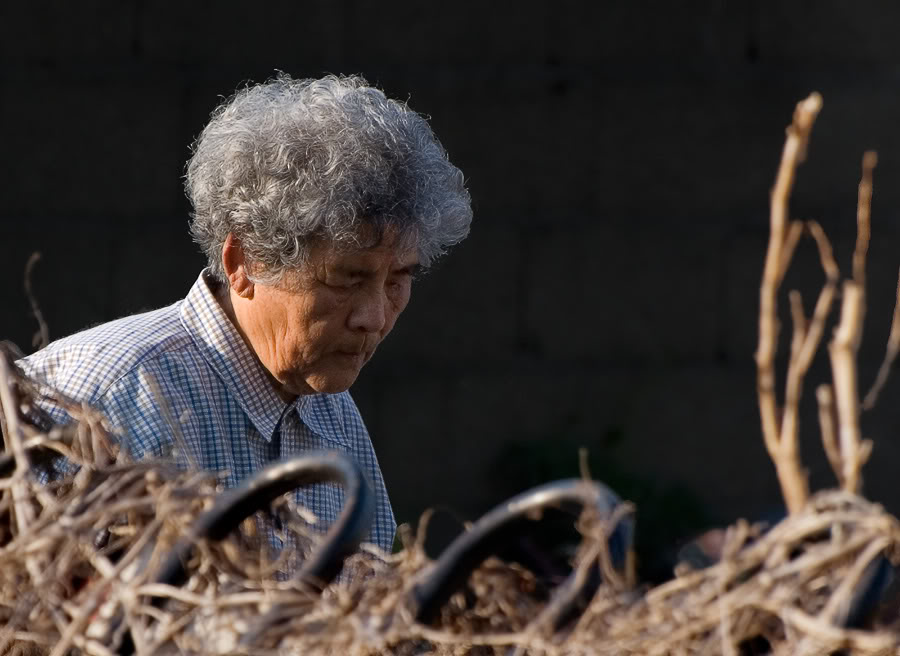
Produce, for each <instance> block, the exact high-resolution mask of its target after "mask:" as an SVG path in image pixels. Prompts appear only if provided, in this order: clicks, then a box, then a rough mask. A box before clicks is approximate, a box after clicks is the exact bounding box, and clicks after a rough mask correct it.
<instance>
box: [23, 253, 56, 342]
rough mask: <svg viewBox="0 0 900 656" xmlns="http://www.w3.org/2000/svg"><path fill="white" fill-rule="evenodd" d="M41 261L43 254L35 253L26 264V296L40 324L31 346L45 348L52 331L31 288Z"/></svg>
mask: <svg viewBox="0 0 900 656" xmlns="http://www.w3.org/2000/svg"><path fill="white" fill-rule="evenodd" d="M40 259H41V254H40V253H39V252H37V251H35V252H34V253H32V254H31V257H29V258H28V262H27V263H26V264H25V296H27V297H28V302H29V303H30V304H31V313H32V314H33V315H34V318H35V319H36V320H37V322H38V331H37V332H36V333H35V334H34V337H32V338H31V346H33V347H34V346H36V347H38V348H44V347H45V346H47V344H49V343H50V330H49V328H47V322H46V321H45V320H44V313H43V312H41V306H40V305H38V302H37V297H36V296H35V294H34V290H32V288H31V274H32V272H33V271H34V266H35V265H36V264H37V263H38V261H39V260H40Z"/></svg>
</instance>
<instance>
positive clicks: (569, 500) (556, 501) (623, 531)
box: [407, 479, 634, 629]
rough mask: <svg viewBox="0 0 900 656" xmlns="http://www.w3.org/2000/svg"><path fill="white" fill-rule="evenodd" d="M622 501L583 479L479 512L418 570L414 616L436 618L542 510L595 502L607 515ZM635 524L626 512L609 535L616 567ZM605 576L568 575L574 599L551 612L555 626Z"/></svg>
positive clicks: (546, 487)
mask: <svg viewBox="0 0 900 656" xmlns="http://www.w3.org/2000/svg"><path fill="white" fill-rule="evenodd" d="M619 504H620V500H619V497H618V496H616V494H615V493H614V492H613V491H612V490H610V489H609V488H607V487H606V486H605V485H602V484H601V483H597V482H593V481H584V480H579V479H569V480H563V481H557V482H554V483H548V484H546V485H542V486H540V487H536V488H534V489H532V490H529V491H527V492H524V493H522V494H520V495H518V496H516V497H513V498H512V499H510V500H508V501H507V502H505V503H504V504H502V505H500V506H498V507H496V508H494V509H493V510H491V511H490V512H489V513H488V514H486V515H484V516H483V517H481V519H479V520H478V521H477V522H475V524H474V525H473V526H472V528H471V529H470V530H468V531H466V532H465V533H463V534H462V535H460V536H459V537H458V538H456V540H455V541H454V542H452V543H451V544H450V546H449V547H447V548H446V549H445V550H444V552H443V553H442V554H441V556H440V557H439V558H438V560H437V561H435V562H434V563H433V564H432V565H431V566H429V567H428V568H426V569H425V570H423V571H422V572H421V573H420V574H419V575H418V576H417V581H416V583H415V584H414V585H413V587H412V589H411V590H410V592H409V595H408V598H407V603H408V605H409V607H410V609H411V610H412V612H413V614H414V616H415V618H416V621H418V622H422V623H425V624H428V623H430V622H432V621H433V620H434V619H435V618H436V617H437V614H438V612H439V611H440V609H441V607H442V606H443V605H444V604H445V603H446V602H447V600H448V599H450V597H451V596H452V595H453V593H454V592H456V591H457V590H458V589H460V588H461V587H462V586H463V585H464V584H465V582H466V580H467V579H468V577H469V575H470V574H471V572H472V571H473V570H474V569H475V568H476V567H478V566H479V565H480V564H481V563H482V562H484V560H485V559H487V558H488V557H489V556H491V555H494V554H496V553H497V552H498V551H500V550H501V549H502V548H503V547H504V546H505V545H506V544H508V542H509V540H510V538H512V537H514V536H516V535H517V534H522V533H524V532H527V531H528V530H529V529H532V528H533V527H534V524H535V523H536V520H540V519H542V511H543V510H545V509H549V508H558V509H561V510H565V511H567V512H571V513H572V514H574V515H577V513H578V512H580V511H581V510H583V509H585V508H593V509H594V510H596V511H597V512H599V513H600V514H601V515H602V516H606V517H608V516H610V515H611V513H612V511H613V510H614V509H615V508H616V506H618V505H619ZM633 530H634V527H633V522H632V520H631V518H630V517H625V518H623V519H622V520H621V521H620V522H619V523H618V524H617V525H616V527H615V530H614V531H613V532H612V534H611V535H610V537H609V552H610V556H611V557H612V564H613V566H614V567H615V568H616V569H618V570H622V569H624V567H625V562H626V555H627V553H628V551H629V550H630V548H631V543H632V536H633ZM601 581H602V578H601V577H600V576H599V572H593V575H591V576H588V577H586V581H585V582H584V583H583V584H576V580H575V573H574V572H573V573H572V574H570V575H569V578H568V579H567V580H566V581H565V582H564V583H563V584H562V586H560V588H561V589H565V590H566V595H567V597H568V599H569V600H570V601H569V603H565V604H562V605H561V607H560V608H559V609H558V611H557V613H556V616H555V618H552V621H553V624H554V629H556V628H558V627H559V626H560V625H561V624H563V623H565V621H566V620H568V619H570V618H571V616H572V613H573V612H577V609H576V608H575V606H576V605H577V604H578V603H579V601H584V602H585V603H586V601H589V600H590V598H591V597H593V594H594V593H595V592H596V590H597V588H598V587H599V585H600V583H601ZM585 598H586V601H585Z"/></svg>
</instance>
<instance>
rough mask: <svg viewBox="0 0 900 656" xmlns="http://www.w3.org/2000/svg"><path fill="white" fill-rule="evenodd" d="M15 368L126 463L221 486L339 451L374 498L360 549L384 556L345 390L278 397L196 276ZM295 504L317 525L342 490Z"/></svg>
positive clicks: (383, 517)
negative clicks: (176, 431) (176, 295)
mask: <svg viewBox="0 0 900 656" xmlns="http://www.w3.org/2000/svg"><path fill="white" fill-rule="evenodd" d="M19 364H20V365H21V366H22V368H23V370H24V371H25V372H26V373H27V374H29V375H30V376H32V377H34V378H35V379H37V380H38V381H41V382H45V383H47V384H48V385H50V386H51V387H53V388H54V389H57V390H59V391H60V392H62V393H63V394H64V395H66V396H68V397H70V398H72V399H74V400H76V401H83V402H86V403H88V405H90V406H92V407H95V408H97V409H98V410H100V411H102V412H103V413H104V414H105V415H106V416H107V417H108V418H109V420H110V423H111V425H112V426H113V428H114V429H115V430H116V432H117V433H118V434H119V437H120V439H121V441H122V443H123V444H124V445H125V446H126V447H127V449H128V451H129V452H130V453H131V454H132V456H134V457H135V458H148V457H155V458H171V459H174V460H175V461H176V462H177V463H178V464H179V466H182V467H185V468H186V467H189V466H192V465H193V464H196V465H198V466H200V467H201V468H203V469H206V470H210V471H214V472H218V473H220V475H221V477H222V480H223V482H224V484H225V485H226V487H232V486H235V485H237V484H238V483H240V482H241V481H242V480H243V479H245V478H247V477H248V476H250V475H251V474H253V473H255V472H257V471H258V470H259V469H261V468H262V467H264V466H266V465H267V464H269V463H271V462H273V461H277V460H280V459H283V458H287V457H290V456H291V455H294V454H298V453H302V452H305V451H320V450H338V451H342V452H344V453H346V454H348V455H349V456H350V457H352V458H353V459H354V460H355V461H356V462H357V463H359V464H360V465H361V467H362V469H363V470H364V471H365V473H366V474H367V476H368V478H369V481H370V483H371V484H372V487H373V489H374V491H375V500H376V501H375V521H374V523H373V526H372V530H371V532H370V534H369V537H368V541H369V542H373V543H375V544H376V545H378V546H379V547H381V548H382V549H384V550H386V551H390V549H391V546H392V544H393V540H394V531H395V529H396V524H395V522H394V514H393V512H392V511H391V504H390V501H389V499H388V495H387V491H386V490H385V486H384V479H383V478H382V476H381V470H380V469H379V467H378V461H377V459H376V457H375V451H374V449H373V448H372V442H371V441H370V439H369V434H368V432H367V431H366V427H365V425H364V424H363V421H362V417H360V414H359V410H357V408H356V404H355V403H354V402H353V399H352V398H351V397H350V394H349V392H343V393H341V394H315V395H309V396H301V397H299V398H298V399H297V400H296V401H294V402H293V403H291V404H286V403H285V402H284V401H283V400H281V398H280V397H279V396H278V395H277V393H276V392H275V389H274V388H273V387H272V384H271V383H270V382H269V381H268V379H267V378H266V375H265V373H264V370H263V368H262V365H261V364H260V363H259V361H258V360H257V359H256V358H255V357H254V356H253V354H252V353H251V351H250V350H249V348H248V347H247V345H246V344H245V343H244V341H243V340H242V339H241V337H240V335H239V334H238V332H237V330H236V329H235V328H234V326H233V325H232V324H231V322H230V321H229V319H228V317H227V316H226V315H225V313H224V311H223V310H222V308H221V307H220V306H219V304H218V303H217V302H216V300H215V297H214V296H213V293H212V291H211V290H210V288H209V286H208V284H207V280H206V272H205V271H204V272H203V273H201V274H200V277H199V278H198V279H197V281H196V282H195V283H194V285H193V287H192V288H191V291H190V293H188V295H187V297H186V298H185V299H184V300H183V301H179V302H177V303H175V304H173V305H170V306H168V307H164V308H162V309H159V310H154V311H152V312H146V313H144V314H137V315H134V316H130V317H125V318H122V319H118V320H116V321H112V322H110V323H106V324H103V325H100V326H96V327H94V328H91V329H89V330H86V331H83V332H80V333H77V334H75V335H72V336H70V337H66V338H64V339H60V340H58V341H56V342H54V343H52V344H50V345H49V346H47V347H46V348H44V349H42V350H40V351H38V352H36V353H34V354H33V355H30V356H28V357H27V358H25V359H23V360H21V361H20V362H19ZM154 381H155V383H154ZM155 385H157V386H158V390H159V391H160V392H161V395H160V394H158V393H154V386H155ZM160 396H161V397H162V399H164V400H165V402H166V403H167V404H168V406H169V412H170V413H171V414H170V416H171V417H174V418H176V419H177V421H178V422H179V423H180V428H181V433H182V435H183V438H184V443H185V445H186V448H184V447H182V446H180V445H179V444H178V443H176V438H175V436H173V435H172V430H171V429H170V428H169V424H168V422H167V421H166V416H165V413H164V411H163V409H162V408H161V407H160V405H159V399H160ZM46 410H47V411H48V412H49V413H50V415H51V416H52V417H53V419H54V420H55V421H56V422H58V423H65V422H67V421H71V418H70V417H69V416H68V415H67V414H66V413H65V411H63V410H62V409H61V408H59V407H57V406H50V405H48V406H47V407H46ZM185 451H187V453H185ZM296 501H297V503H298V504H300V505H302V506H305V507H306V508H308V509H309V510H310V511H312V512H313V513H314V514H315V515H316V517H317V518H318V523H317V526H321V527H322V528H326V527H327V526H328V525H330V524H331V523H332V522H333V521H334V520H335V519H336V518H337V516H338V514H339V513H340V510H341V507H342V505H343V501H344V499H343V491H342V489H341V487H340V486H339V485H337V484H332V483H322V484H317V485H313V486H310V487H307V488H304V489H302V490H298V491H297V492H296Z"/></svg>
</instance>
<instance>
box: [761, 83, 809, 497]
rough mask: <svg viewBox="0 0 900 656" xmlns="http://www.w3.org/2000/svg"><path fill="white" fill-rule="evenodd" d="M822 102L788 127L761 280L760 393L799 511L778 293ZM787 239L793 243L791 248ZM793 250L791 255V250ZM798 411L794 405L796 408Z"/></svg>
mask: <svg viewBox="0 0 900 656" xmlns="http://www.w3.org/2000/svg"><path fill="white" fill-rule="evenodd" d="M821 107H822V97H821V96H819V94H815V93H814V94H812V95H810V96H809V98H807V99H806V100H804V101H802V102H800V103H798V104H797V108H796V110H795V111H794V119H793V122H792V123H791V125H790V127H788V130H787V140H786V141H785V144H784V151H783V152H782V156H781V164H780V166H779V169H778V175H777V176H776V178H775V186H774V188H773V189H772V197H771V211H770V226H769V230H770V232H769V246H768V249H767V251H766V261H765V267H764V269H763V280H762V285H761V286H760V296H759V298H760V303H759V305H760V310H759V344H758V346H757V349H756V363H757V393H758V400H759V413H760V419H761V421H762V431H763V439H764V441H765V444H766V449H767V450H768V452H769V455H770V456H771V457H772V460H773V462H774V464H775V470H776V473H777V475H778V482H779V484H780V485H781V491H782V493H783V494H784V498H785V502H786V504H787V507H788V510H789V511H790V512H798V511H799V510H800V509H801V508H802V507H803V505H804V504H805V503H806V498H807V496H808V488H807V482H806V473H805V471H804V470H803V467H802V465H801V463H800V457H799V454H798V447H797V432H796V421H795V420H794V419H792V418H789V423H788V425H787V430H783V428H784V426H783V425H782V423H781V422H780V421H779V412H778V402H777V399H776V395H775V353H776V350H777V345H778V304H777V295H778V288H779V286H780V284H781V280H782V279H783V277H784V272H785V270H786V267H787V263H788V262H789V260H790V255H789V254H790V253H791V252H792V251H793V244H794V243H796V237H793V238H792V239H788V237H789V236H791V235H792V234H793V232H794V231H795V230H796V229H793V230H792V229H789V226H788V199H789V198H790V194H791V189H792V187H793V184H794V177H795V174H796V169H797V166H798V165H799V164H800V162H802V161H803V159H804V157H805V153H806V147H807V144H808V142H809V135H810V132H811V131H812V126H813V123H814V122H815V120H816V116H817V115H818V113H819V110H820V109H821ZM786 245H787V246H788V247H787V248H786ZM786 253H787V255H786ZM791 413H793V410H791Z"/></svg>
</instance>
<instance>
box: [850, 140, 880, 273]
mask: <svg viewBox="0 0 900 656" xmlns="http://www.w3.org/2000/svg"><path fill="white" fill-rule="evenodd" d="M876 164H878V155H877V154H876V153H875V152H873V151H871V150H870V151H867V152H866V153H865V154H864V155H863V160H862V178H861V179H860V181H859V194H858V198H857V203H856V248H855V249H854V250H853V281H854V282H855V283H856V284H857V285H859V286H860V287H863V288H865V286H866V255H867V253H868V252H869V240H870V239H871V235H872V172H873V171H874V170H875V165H876Z"/></svg>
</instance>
